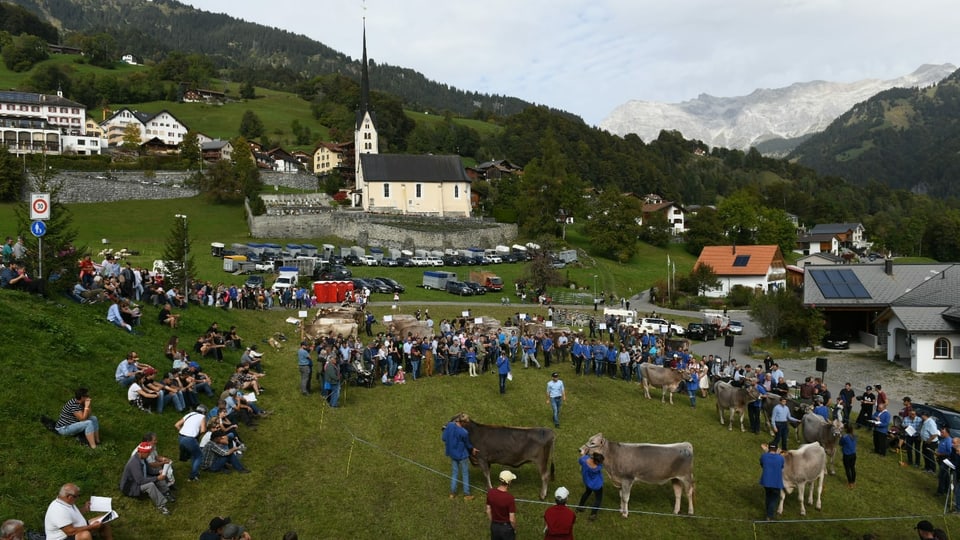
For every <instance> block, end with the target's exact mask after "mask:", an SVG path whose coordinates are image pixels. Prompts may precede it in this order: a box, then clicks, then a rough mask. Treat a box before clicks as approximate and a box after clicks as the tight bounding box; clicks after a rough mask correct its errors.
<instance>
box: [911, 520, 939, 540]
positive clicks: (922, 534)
mask: <svg viewBox="0 0 960 540" xmlns="http://www.w3.org/2000/svg"><path fill="white" fill-rule="evenodd" d="M914 528H915V529H916V530H917V537H919V538H921V539H924V540H926V539H928V538H933V531H934V530H935V529H934V528H933V523H930V522H929V521H927V520H923V521H920V522H917V526H916V527H914Z"/></svg>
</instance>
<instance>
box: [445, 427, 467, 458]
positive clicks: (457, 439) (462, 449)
mask: <svg viewBox="0 0 960 540" xmlns="http://www.w3.org/2000/svg"><path fill="white" fill-rule="evenodd" d="M443 444H444V449H445V451H446V454H447V457H449V458H450V459H455V460H457V461H460V460H463V459H467V458H468V457H470V451H471V450H472V449H473V445H472V444H470V434H469V433H467V430H466V429H464V428H462V427H461V426H458V425H457V423H456V422H452V421H451V422H449V423H447V425H446V427H444V428H443Z"/></svg>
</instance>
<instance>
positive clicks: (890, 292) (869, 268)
mask: <svg viewBox="0 0 960 540" xmlns="http://www.w3.org/2000/svg"><path fill="white" fill-rule="evenodd" d="M950 266H952V265H949V264H894V265H893V273H892V274H887V273H886V272H885V271H884V264H883V263H880V264H847V265H843V266H842V267H838V266H836V265H832V264H830V265H814V264H810V265H807V266H806V274H805V275H804V278H803V303H804V304H807V305H810V304H816V305H817V306H851V307H852V306H860V307H867V306H877V307H887V306H889V305H890V304H892V303H894V301H895V300H896V299H898V298H900V297H901V296H903V295H904V294H906V293H907V292H909V291H911V290H913V289H914V288H915V287H917V286H918V285H920V284H922V283H923V282H924V280H925V279H926V278H929V277H931V276H933V275H934V273H938V272H940V271H942V270H945V269H947V268H949V267H950ZM817 268H822V269H824V270H838V269H844V270H851V271H853V273H854V274H856V276H857V279H859V280H860V283H861V284H862V285H863V286H864V288H865V289H866V290H867V292H869V293H870V298H824V297H823V293H822V292H821V291H820V287H818V286H817V284H816V283H815V282H814V281H813V276H812V275H811V272H810V271H811V270H816V269H817ZM941 305H942V304H941Z"/></svg>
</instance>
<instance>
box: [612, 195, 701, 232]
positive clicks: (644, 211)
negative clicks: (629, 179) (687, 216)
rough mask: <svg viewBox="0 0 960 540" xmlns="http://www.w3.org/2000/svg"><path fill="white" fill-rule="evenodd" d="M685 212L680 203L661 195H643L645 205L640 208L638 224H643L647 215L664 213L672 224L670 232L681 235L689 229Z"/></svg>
mask: <svg viewBox="0 0 960 540" xmlns="http://www.w3.org/2000/svg"><path fill="white" fill-rule="evenodd" d="M625 195H632V194H625ZM683 213H684V211H683V206H681V205H680V204H679V203H675V202H673V201H665V200H663V198H662V197H660V196H659V195H653V194H650V195H646V196H644V197H643V207H642V208H641V210H640V218H639V219H638V220H637V224H638V225H643V222H644V217H646V216H650V215H652V214H663V215H664V217H665V218H666V220H667V223H668V224H669V225H670V233H671V234H673V235H674V236H679V235H682V234H683V233H684V232H685V231H686V230H687V228H686V225H685V222H684V216H683Z"/></svg>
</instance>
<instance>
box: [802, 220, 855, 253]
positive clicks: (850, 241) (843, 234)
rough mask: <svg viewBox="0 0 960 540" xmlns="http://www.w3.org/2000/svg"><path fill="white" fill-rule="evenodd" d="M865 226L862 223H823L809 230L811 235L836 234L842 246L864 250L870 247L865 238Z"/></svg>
mask: <svg viewBox="0 0 960 540" xmlns="http://www.w3.org/2000/svg"><path fill="white" fill-rule="evenodd" d="M864 232H865V231H864V228H863V225H862V224H860V223H821V224H820V225H816V226H815V227H813V228H812V229H810V230H809V231H808V233H807V234H809V235H810V236H816V235H821V234H833V235H836V236H837V238H838V240H839V244H840V247H841V248H848V249H853V250H858V251H859V250H863V249H866V248H867V247H869V243H868V242H867V241H866V239H865V238H864Z"/></svg>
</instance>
